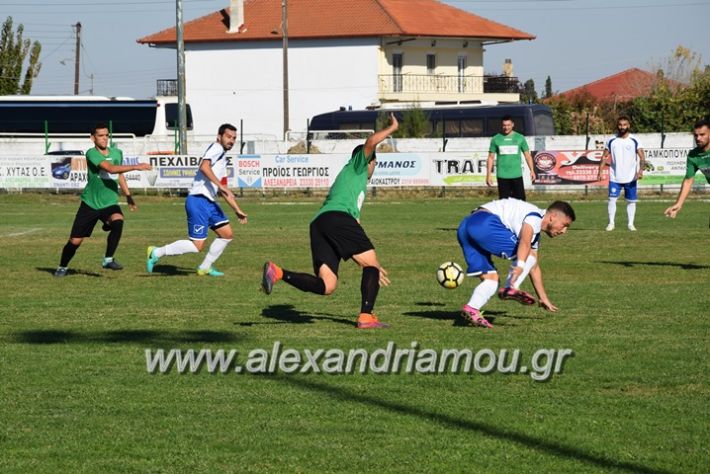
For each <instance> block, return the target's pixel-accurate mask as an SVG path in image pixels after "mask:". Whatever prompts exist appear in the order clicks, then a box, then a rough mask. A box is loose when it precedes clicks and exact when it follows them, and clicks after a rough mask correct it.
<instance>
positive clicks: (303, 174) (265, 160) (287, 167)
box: [237, 154, 350, 188]
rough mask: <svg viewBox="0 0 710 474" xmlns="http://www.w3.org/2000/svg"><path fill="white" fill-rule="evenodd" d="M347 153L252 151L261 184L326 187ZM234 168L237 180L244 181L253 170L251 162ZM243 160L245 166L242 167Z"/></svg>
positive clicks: (270, 185)
mask: <svg viewBox="0 0 710 474" xmlns="http://www.w3.org/2000/svg"><path fill="white" fill-rule="evenodd" d="M349 158H350V157H349V156H347V155H341V154H338V155H331V154H319V155H260V156H259V155H252V159H253V160H258V161H259V163H260V167H259V169H260V171H261V176H260V179H261V183H260V184H261V186H254V185H252V187H262V188H329V187H330V185H332V184H333V181H335V177H336V176H337V175H338V173H339V172H340V170H341V169H342V167H343V166H345V164H346V163H347V161H348V159H349ZM239 161H240V162H241V166H240V167H239V168H238V169H237V176H238V181H241V182H245V178H246V179H248V177H249V176H250V175H249V174H246V173H254V171H253V170H254V166H253V165H254V163H244V161H246V160H239ZM244 164H247V165H249V166H248V167H246V168H244V167H242V166H243V165H244Z"/></svg>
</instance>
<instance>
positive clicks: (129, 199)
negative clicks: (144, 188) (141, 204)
mask: <svg viewBox="0 0 710 474" xmlns="http://www.w3.org/2000/svg"><path fill="white" fill-rule="evenodd" d="M126 201H128V205H129V206H135V205H136V202H135V201H134V200H133V196H131V195H130V194H129V195H128V196H126Z"/></svg>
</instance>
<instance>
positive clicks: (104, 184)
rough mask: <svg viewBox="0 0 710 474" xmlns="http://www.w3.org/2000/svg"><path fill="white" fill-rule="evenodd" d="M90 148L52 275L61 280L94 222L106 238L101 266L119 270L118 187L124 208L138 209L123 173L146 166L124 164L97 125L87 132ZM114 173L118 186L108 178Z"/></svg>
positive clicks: (146, 167)
mask: <svg viewBox="0 0 710 474" xmlns="http://www.w3.org/2000/svg"><path fill="white" fill-rule="evenodd" d="M91 141H92V142H94V147H93V148H91V149H90V150H88V151H87V152H86V167H87V171H86V176H87V182H86V187H85V188H84V192H83V193H81V205H80V206H79V210H78V211H77V213H76V216H75V217H74V224H73V225H72V229H71V233H70V234H69V241H68V242H67V243H66V245H65V246H64V249H62V256H61V259H60V261H59V267H58V268H57V270H56V271H55V272H54V276H56V277H63V276H66V274H67V266H68V265H69V261H70V260H71V259H72V257H74V254H75V253H76V251H77V249H78V248H79V246H80V245H81V243H82V241H83V240H84V238H85V237H91V233H92V231H93V230H94V226H95V225H96V223H97V222H98V221H101V222H103V229H104V230H106V231H108V233H109V234H108V237H107V239H106V255H105V257H104V260H103V263H102V267H103V268H105V269H109V270H121V269H122V268H123V267H122V266H121V264H120V263H118V262H116V261H115V260H114V259H113V255H114V253H115V252H116V249H117V248H118V243H119V241H120V240H121V233H122V232H123V212H121V208H120V207H119V206H118V187H119V186H120V187H121V191H123V194H124V196H126V200H127V201H128V206H129V207H130V209H131V210H132V211H134V210H136V209H138V207H137V206H136V203H135V201H134V200H133V197H131V193H130V191H129V189H128V184H127V183H126V178H125V177H124V176H123V173H127V172H129V171H148V170H150V169H151V166H150V165H149V164H147V163H139V164H137V165H124V164H122V163H123V152H122V151H121V150H119V149H118V148H112V147H109V146H108V127H107V126H106V124H104V123H98V124H96V126H95V127H94V129H93V130H92V132H91ZM112 174H118V183H116V181H115V180H114V178H113V177H112V176H111V175H112Z"/></svg>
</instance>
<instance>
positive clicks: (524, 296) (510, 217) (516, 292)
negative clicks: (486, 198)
mask: <svg viewBox="0 0 710 474" xmlns="http://www.w3.org/2000/svg"><path fill="white" fill-rule="evenodd" d="M574 220H575V214H574V210H573V209H572V206H570V205H569V204H568V203H566V202H562V201H555V202H553V203H552V204H550V206H549V207H548V208H547V210H546V211H543V210H542V209H539V208H538V207H536V206H534V205H532V204H529V203H527V202H524V201H520V200H518V199H513V198H509V199H500V200H498V201H492V202H489V203H487V204H483V205H482V206H481V207H479V208H478V209H476V210H475V211H474V212H473V213H471V214H470V215H468V216H467V217H466V218H464V220H462V221H461V224H460V225H459V229H458V240H459V245H461V249H462V250H463V255H464V257H465V259H466V264H467V265H468V269H467V270H466V273H467V274H468V275H470V276H478V277H479V278H480V279H481V283H479V284H478V286H477V287H476V288H475V289H474V290H473V294H472V295H471V299H470V300H469V301H468V304H466V305H464V307H463V309H462V310H461V316H462V317H463V318H464V319H465V320H466V321H467V322H469V323H471V324H473V325H475V326H482V327H487V328H491V327H493V326H492V325H491V323H490V322H489V321H488V320H486V319H485V318H484V317H483V316H481V308H483V305H485V304H486V303H487V302H488V300H489V299H490V298H491V296H493V295H494V294H495V292H496V290H498V272H497V271H496V268H495V266H494V265H493V260H492V259H491V256H492V255H495V256H497V257H500V258H505V259H508V260H513V259H515V261H514V262H513V263H512V264H511V266H510V270H509V271H508V278H507V279H506V281H505V287H503V288H501V289H500V291H499V292H498V296H499V297H500V298H501V299H503V300H515V301H518V302H520V303H522V304H527V305H531V304H535V298H533V296H532V295H530V294H528V293H526V292H524V291H522V290H520V285H521V284H522V283H523V281H524V280H525V277H527V276H528V274H529V275H530V280H531V281H532V284H533V287H534V288H535V292H536V293H537V296H538V298H539V299H540V306H542V307H543V308H545V309H546V310H548V311H552V312H555V311H557V307H556V306H555V305H553V304H552V303H551V302H550V300H549V299H548V297H547V293H546V292H545V287H544V285H543V283H542V271H541V270H540V266H539V265H538V257H537V250H538V246H539V245H540V232H545V233H546V234H547V235H549V236H550V237H556V236H558V235H562V234H564V233H565V232H567V228H568V227H569V226H570V224H571V223H572V222H574Z"/></svg>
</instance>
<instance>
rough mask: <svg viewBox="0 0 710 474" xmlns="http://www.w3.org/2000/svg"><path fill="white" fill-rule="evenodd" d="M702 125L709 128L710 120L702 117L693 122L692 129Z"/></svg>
mask: <svg viewBox="0 0 710 474" xmlns="http://www.w3.org/2000/svg"><path fill="white" fill-rule="evenodd" d="M702 127H708V128H710V120H708V119H707V118H703V119H700V120H698V121H697V122H695V124H694V125H693V130H697V129H699V128H702Z"/></svg>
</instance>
